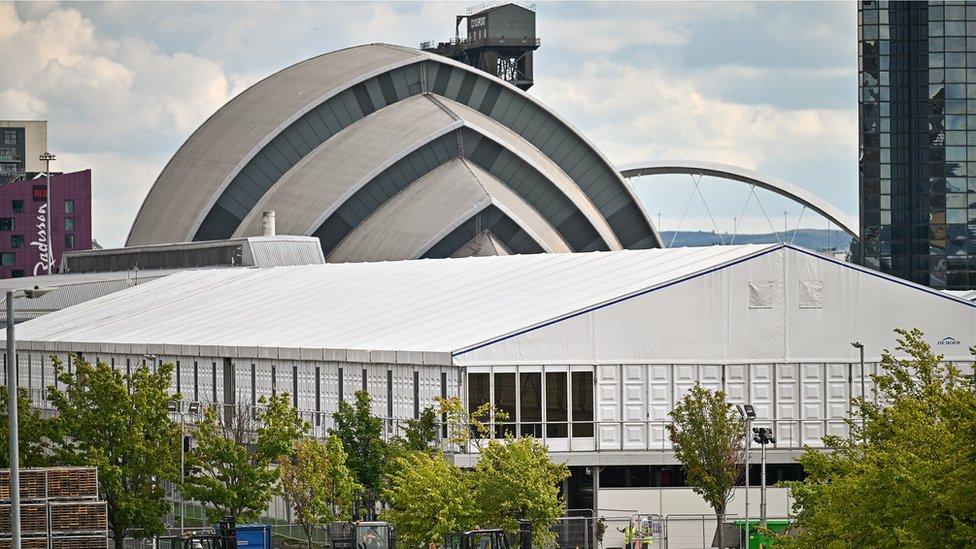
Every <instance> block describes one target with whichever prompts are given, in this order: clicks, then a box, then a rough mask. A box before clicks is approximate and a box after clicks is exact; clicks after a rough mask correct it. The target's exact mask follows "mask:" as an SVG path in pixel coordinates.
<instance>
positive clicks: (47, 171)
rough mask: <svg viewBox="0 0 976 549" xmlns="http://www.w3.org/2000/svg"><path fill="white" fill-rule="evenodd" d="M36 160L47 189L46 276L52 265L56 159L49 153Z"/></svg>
mask: <svg viewBox="0 0 976 549" xmlns="http://www.w3.org/2000/svg"><path fill="white" fill-rule="evenodd" d="M38 158H39V159H40V161H41V162H43V163H44V173H45V174H46V175H47V187H46V190H45V191H44V195H45V197H44V199H45V200H46V201H47V253H48V257H47V274H51V265H53V264H54V219H53V218H54V215H53V212H51V162H53V161H54V160H57V157H56V156H54V155H53V154H51V153H49V152H44V153H41V156H40V157H38Z"/></svg>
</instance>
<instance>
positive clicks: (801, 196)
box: [617, 160, 858, 238]
mask: <svg viewBox="0 0 976 549" xmlns="http://www.w3.org/2000/svg"><path fill="white" fill-rule="evenodd" d="M617 169H618V170H619V171H620V174H621V175H622V176H624V177H626V178H631V177H639V176H642V175H667V174H689V175H708V176H712V177H718V178H721V179H730V180H732V181H738V182H740V183H747V184H749V185H755V186H757V187H760V188H762V189H766V190H768V191H772V192H774V193H776V194H778V195H780V196H785V197H786V198H789V199H790V200H793V201H794V202H797V203H799V204H802V205H804V206H806V207H807V208H810V209H811V210H813V211H815V212H817V213H818V214H820V215H822V216H824V217H826V218H827V219H829V220H830V221H831V222H832V223H833V224H835V225H837V226H838V227H840V228H841V229H843V230H844V231H845V232H846V233H847V234H849V235H851V236H853V237H854V238H857V237H858V223H857V219H855V218H853V217H851V216H849V215H847V214H846V213H844V212H842V211H841V210H840V209H839V208H837V207H836V206H834V205H833V204H831V203H830V202H827V201H826V200H824V199H823V198H820V197H819V196H817V195H815V194H813V193H811V192H809V191H807V190H805V189H802V188H800V187H798V186H796V185H794V184H792V183H790V182H788V181H784V180H782V179H779V178H777V177H772V176H769V175H765V174H761V173H759V172H754V171H752V170H747V169H745V168H740V167H738V166H732V165H730V164H720V163H718V162H708V161H705V160H655V161H645V162H635V163H632V164H625V165H623V166H619V167H618V168H617Z"/></svg>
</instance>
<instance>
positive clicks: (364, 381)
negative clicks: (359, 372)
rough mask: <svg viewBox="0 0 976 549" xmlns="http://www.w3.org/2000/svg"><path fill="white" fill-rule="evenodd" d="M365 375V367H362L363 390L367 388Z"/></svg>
mask: <svg viewBox="0 0 976 549" xmlns="http://www.w3.org/2000/svg"><path fill="white" fill-rule="evenodd" d="M366 375H367V374H366V368H363V390H364V391H366V390H367V389H366V380H367V377H366Z"/></svg>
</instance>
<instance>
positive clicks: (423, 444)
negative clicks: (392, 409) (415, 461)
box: [396, 406, 438, 452]
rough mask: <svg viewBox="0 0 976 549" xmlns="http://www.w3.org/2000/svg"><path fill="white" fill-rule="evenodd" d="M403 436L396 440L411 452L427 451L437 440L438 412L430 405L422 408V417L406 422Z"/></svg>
mask: <svg viewBox="0 0 976 549" xmlns="http://www.w3.org/2000/svg"><path fill="white" fill-rule="evenodd" d="M404 424H405V427H404V429H403V437H397V440H396V442H397V443H398V444H399V445H400V446H402V448H403V449H405V450H407V451H409V452H425V451H429V450H430V449H431V448H433V446H434V443H435V442H437V429H438V425H437V412H436V411H435V410H434V408H433V407H431V406H428V407H426V408H424V409H423V410H421V412H420V417H419V418H417V419H408V420H407V421H406V422H404Z"/></svg>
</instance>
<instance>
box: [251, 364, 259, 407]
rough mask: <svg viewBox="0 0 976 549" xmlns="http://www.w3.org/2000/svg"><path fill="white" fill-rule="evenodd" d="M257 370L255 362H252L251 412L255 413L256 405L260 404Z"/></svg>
mask: <svg viewBox="0 0 976 549" xmlns="http://www.w3.org/2000/svg"><path fill="white" fill-rule="evenodd" d="M257 385H258V383H257V372H255V368H254V363H253V362H252V363H251V413H252V414H254V407H255V406H257V404H258V390H257Z"/></svg>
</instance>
